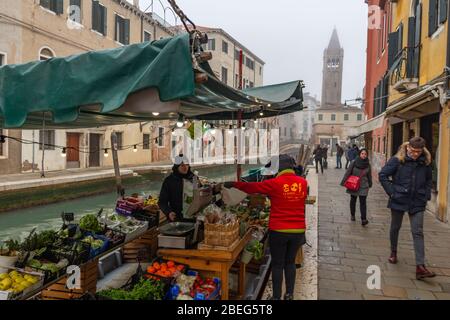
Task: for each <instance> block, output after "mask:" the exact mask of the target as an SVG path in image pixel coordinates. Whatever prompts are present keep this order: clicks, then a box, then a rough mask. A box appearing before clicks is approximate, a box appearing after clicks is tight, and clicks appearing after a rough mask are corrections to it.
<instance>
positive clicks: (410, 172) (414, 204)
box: [379, 137, 435, 280]
mask: <svg viewBox="0 0 450 320" xmlns="http://www.w3.org/2000/svg"><path fill="white" fill-rule="evenodd" d="M425 145H426V144H425V140H424V139H423V138H420V137H415V138H412V139H411V140H410V141H409V142H406V143H404V144H403V145H402V146H401V147H400V149H399V152H398V153H397V155H396V156H395V157H393V158H391V159H390V160H389V161H388V163H387V164H386V165H385V166H384V168H383V169H382V170H381V171H380V173H379V180H380V183H381V184H382V186H383V188H384V190H385V191H386V193H387V194H388V196H389V202H388V208H390V209H391V218H392V220H391V230H390V239H391V256H390V257H389V262H390V263H393V264H395V263H397V261H398V259H397V245H398V236H399V232H400V228H401V225H402V220H403V215H404V213H405V212H408V213H409V220H410V224H411V233H412V236H413V240H414V251H415V256H416V266H417V268H416V278H417V279H419V280H420V279H423V278H430V277H434V276H435V274H434V273H433V272H431V271H428V270H427V269H426V268H425V241H424V235H423V222H424V214H425V209H426V206H427V202H428V201H429V200H430V199H431V189H432V181H433V177H432V168H431V154H430V152H429V151H428V150H427V148H426V147H425ZM390 178H392V180H391V179H390Z"/></svg>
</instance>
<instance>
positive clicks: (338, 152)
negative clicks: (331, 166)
mask: <svg viewBox="0 0 450 320" xmlns="http://www.w3.org/2000/svg"><path fill="white" fill-rule="evenodd" d="M343 155H344V149H343V148H342V147H341V146H340V145H339V144H337V143H336V169H342V156H343Z"/></svg>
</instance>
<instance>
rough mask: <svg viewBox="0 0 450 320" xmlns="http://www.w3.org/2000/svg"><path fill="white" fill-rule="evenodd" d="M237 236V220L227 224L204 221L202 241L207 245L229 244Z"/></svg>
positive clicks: (226, 245)
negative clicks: (203, 237)
mask: <svg viewBox="0 0 450 320" xmlns="http://www.w3.org/2000/svg"><path fill="white" fill-rule="evenodd" d="M238 238H239V222H238V221H236V222H234V223H230V224H227V225H221V224H209V223H205V239H204V243H205V244H206V245H209V246H222V247H228V246H231V245H232V244H233V243H234V242H235V241H236V239H238Z"/></svg>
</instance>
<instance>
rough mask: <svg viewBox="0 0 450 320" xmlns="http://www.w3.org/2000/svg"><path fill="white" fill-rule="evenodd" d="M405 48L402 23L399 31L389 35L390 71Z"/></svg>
mask: <svg viewBox="0 0 450 320" xmlns="http://www.w3.org/2000/svg"><path fill="white" fill-rule="evenodd" d="M402 48H403V24H402V23H401V24H400V25H399V26H398V29H397V31H395V32H391V33H390V34H389V40H388V68H389V69H390V68H391V67H392V65H393V64H394V62H395V61H396V59H397V58H398V55H399V53H400V51H401V50H402Z"/></svg>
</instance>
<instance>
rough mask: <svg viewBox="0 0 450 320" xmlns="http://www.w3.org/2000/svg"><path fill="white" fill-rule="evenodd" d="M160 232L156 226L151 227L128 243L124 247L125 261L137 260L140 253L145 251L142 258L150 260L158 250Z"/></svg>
mask: <svg viewBox="0 0 450 320" xmlns="http://www.w3.org/2000/svg"><path fill="white" fill-rule="evenodd" d="M158 234H159V232H158V229H157V228H156V227H155V228H151V229H149V230H148V231H147V232H146V233H144V234H143V235H142V236H140V237H139V238H137V239H135V240H133V241H131V242H130V243H127V244H126V245H125V246H124V247H123V261H124V262H137V259H138V255H139V254H140V253H141V254H142V253H143V257H142V258H141V259H143V260H147V261H150V260H151V259H152V258H153V257H155V256H156V251H157V250H158Z"/></svg>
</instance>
